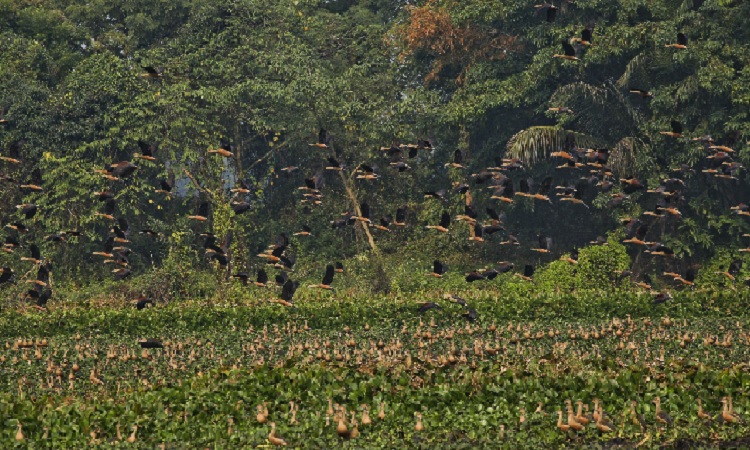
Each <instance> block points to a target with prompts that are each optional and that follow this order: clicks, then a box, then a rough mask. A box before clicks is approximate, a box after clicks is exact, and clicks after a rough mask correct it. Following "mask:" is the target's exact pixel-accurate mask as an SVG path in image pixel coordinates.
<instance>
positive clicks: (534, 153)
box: [506, 126, 600, 167]
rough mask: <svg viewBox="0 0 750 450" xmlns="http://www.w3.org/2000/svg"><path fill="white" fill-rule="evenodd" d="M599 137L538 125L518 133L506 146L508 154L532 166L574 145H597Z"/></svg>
mask: <svg viewBox="0 0 750 450" xmlns="http://www.w3.org/2000/svg"><path fill="white" fill-rule="evenodd" d="M599 143H600V141H599V139H597V138H595V137H593V136H589V135H587V134H584V133H577V132H575V131H570V130H565V129H562V128H560V127H555V126H538V127H531V128H527V129H525V130H521V131H519V132H518V133H516V134H515V135H514V136H513V137H512V138H510V140H509V141H508V144H507V146H506V149H507V156H508V157H511V158H518V159H520V160H522V161H523V162H524V163H526V165H527V166H529V167H531V166H533V165H534V164H536V163H537V162H538V161H540V160H543V159H546V158H547V157H549V154H550V153H552V152H555V151H561V150H569V149H571V148H574V147H596V146H597V145H599Z"/></svg>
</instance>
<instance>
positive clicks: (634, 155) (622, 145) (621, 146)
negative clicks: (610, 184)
mask: <svg viewBox="0 0 750 450" xmlns="http://www.w3.org/2000/svg"><path fill="white" fill-rule="evenodd" d="M648 148H649V146H648V144H646V143H645V142H644V141H643V140H642V139H640V138H636V137H626V138H623V139H620V141H619V142H617V144H615V146H614V147H613V148H612V150H611V151H610V152H609V166H610V167H611V168H612V170H613V171H614V172H615V173H617V174H620V175H627V176H629V175H632V174H634V173H635V171H636V170H637V169H638V168H637V167H636V161H638V160H639V158H638V156H639V155H643V154H647V153H648Z"/></svg>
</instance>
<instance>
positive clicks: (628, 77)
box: [617, 52, 650, 89]
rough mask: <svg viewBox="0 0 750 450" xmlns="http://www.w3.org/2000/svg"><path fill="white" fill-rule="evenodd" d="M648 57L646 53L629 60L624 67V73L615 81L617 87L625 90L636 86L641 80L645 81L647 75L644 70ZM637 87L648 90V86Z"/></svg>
mask: <svg viewBox="0 0 750 450" xmlns="http://www.w3.org/2000/svg"><path fill="white" fill-rule="evenodd" d="M648 56H649V54H648V53H646V52H642V53H639V54H637V55H635V57H634V58H633V59H631V60H630V61H629V62H628V64H627V65H626V66H625V72H623V74H622V75H621V76H620V78H619V79H618V80H617V86H619V87H621V88H627V87H631V86H633V85H634V84H638V83H637V82H639V81H641V80H642V79H647V78H648V75H647V74H646V68H647V67H648V65H649V62H650V61H649V58H648ZM637 87H640V88H641V89H647V88H648V86H643V87H641V86H640V85H638V86H637Z"/></svg>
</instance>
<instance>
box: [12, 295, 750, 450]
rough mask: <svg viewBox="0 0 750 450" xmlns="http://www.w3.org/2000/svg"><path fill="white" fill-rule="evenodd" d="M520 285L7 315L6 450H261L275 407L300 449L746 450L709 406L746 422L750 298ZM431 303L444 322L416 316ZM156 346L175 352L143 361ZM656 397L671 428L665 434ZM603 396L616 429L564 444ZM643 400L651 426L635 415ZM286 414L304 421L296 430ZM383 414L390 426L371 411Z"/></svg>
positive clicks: (592, 431)
mask: <svg viewBox="0 0 750 450" xmlns="http://www.w3.org/2000/svg"><path fill="white" fill-rule="evenodd" d="M509 285H511V284H509ZM511 286H512V285H511ZM505 291H506V292H505V293H503V294H502V295H501V294H500V292H495V291H493V290H492V289H488V290H485V291H466V292H463V293H460V292H459V294H461V295H462V297H463V298H465V299H466V300H467V301H468V302H469V303H470V304H471V305H473V306H474V307H475V308H476V310H477V312H478V320H477V321H476V322H470V321H467V320H466V319H465V318H464V317H462V315H461V314H462V313H463V312H464V308H463V307H461V306H459V305H456V304H453V303H450V302H448V301H447V300H443V299H442V297H441V295H440V293H437V292H434V291H427V292H424V293H423V294H421V295H409V296H402V295H391V296H363V295H359V296H353V297H346V296H341V295H336V296H332V297H325V298H323V297H319V296H313V295H310V294H308V295H307V296H304V295H303V296H302V297H301V298H300V299H298V301H297V306H296V307H295V308H294V309H281V308H279V307H278V306H275V305H270V304H267V303H265V302H264V301H262V300H263V298H264V297H260V296H259V297H258V298H257V299H256V301H255V302H254V303H249V302H246V301H241V302H240V301H238V302H234V303H232V302H228V303H219V302H218V301H217V302H216V303H214V304H209V303H207V302H186V303H181V304H179V305H177V304H172V305H166V306H161V305H159V306H157V307H155V308H150V309H147V310H144V311H136V310H134V309H132V306H129V307H120V306H117V305H111V306H108V307H104V308H91V307H87V306H78V307H68V308H59V309H56V310H53V311H50V312H47V313H40V312H35V311H17V310H6V311H3V312H2V315H1V316H0V339H2V341H4V345H3V347H2V349H0V361H2V365H1V366H0V367H2V370H0V380H1V382H2V384H3V385H4V386H6V387H7V389H5V390H4V392H3V393H2V394H0V417H3V418H4V422H3V427H2V430H1V434H0V440H2V442H4V443H6V444H7V445H11V444H13V443H15V445H16V446H17V447H18V448H26V447H32V448H71V447H82V446H98V447H102V448H108V447H112V446H129V447H131V448H155V447H158V446H163V447H165V448H184V447H185V446H187V447H189V448H204V447H205V448H217V449H218V448H255V447H257V446H261V447H262V446H266V445H270V444H269V443H268V441H267V437H268V433H269V431H270V428H269V426H268V424H267V423H266V424H261V423H259V422H258V421H257V420H256V413H257V411H256V407H257V405H259V404H262V403H266V404H267V408H268V410H269V413H270V414H269V419H270V421H274V422H275V423H276V424H277V429H278V434H279V435H281V436H283V437H284V438H285V439H286V441H287V442H288V443H289V445H290V446H291V447H293V448H333V447H339V446H341V447H345V448H399V447H403V448H407V447H411V448H498V447H504V448H538V447H539V446H541V445H546V446H550V445H551V446H553V447H572V446H578V445H584V444H585V445H591V446H597V445H599V446H602V447H611V446H624V447H632V446H634V445H637V444H641V445H642V446H643V447H646V448H649V447H654V448H656V447H662V446H667V447H670V446H671V447H680V446H684V445H686V444H687V443H692V444H694V445H698V446H701V447H712V446H721V445H724V446H727V445H728V446H730V447H731V446H734V447H742V446H744V445H746V444H745V443H744V442H745V441H744V440H743V439H744V438H745V436H747V435H748V433H749V432H750V430H749V429H748V426H747V425H746V424H719V423H717V422H716V421H712V422H704V421H703V420H700V419H699V418H698V416H697V404H696V399H697V398H701V399H702V400H703V404H704V408H705V409H706V411H707V412H709V413H711V414H712V415H714V416H715V415H717V414H718V413H719V411H720V404H719V400H720V399H721V397H723V396H732V397H733V399H734V411H735V412H736V413H737V414H738V415H739V416H740V417H744V416H745V414H746V411H747V409H748V408H749V407H750V402H749V401H748V399H747V396H746V392H747V389H748V386H750V374H749V373H748V371H747V361H748V349H747V343H748V339H749V338H750V335H749V334H748V332H747V329H748V328H749V327H750V323H749V321H748V316H747V315H746V314H745V313H744V312H742V311H743V308H742V305H744V304H746V303H747V301H748V298H747V297H748V295H747V293H745V292H743V291H740V292H735V291H732V290H724V291H718V290H714V291H700V290H698V291H695V292H684V293H681V294H678V295H677V296H676V298H675V299H674V300H671V301H670V302H671V303H668V304H666V305H656V306H654V305H652V304H651V301H652V297H651V296H650V295H647V294H635V293H629V292H624V291H623V292H617V291H613V292H608V293H607V292H585V293H578V294H575V295H574V294H569V295H566V294H549V295H540V294H532V295H529V294H530V293H529V292H526V293H524V292H523V290H522V286H521V287H519V288H518V289H517V292H515V293H514V292H513V290H512V289H506V290H505ZM507 291H510V293H508V292H507ZM527 295H528V296H527ZM428 300H434V301H436V302H438V303H440V304H441V305H442V308H441V309H434V310H431V311H429V312H427V313H425V314H423V315H420V314H418V313H417V312H416V310H417V306H418V302H421V301H428ZM729 311H735V313H734V314H732V313H730V312H729ZM529 318H532V319H529ZM145 337H156V338H159V339H162V340H163V342H164V344H165V348H164V349H153V350H148V351H144V350H142V349H141V348H140V347H139V345H138V343H137V340H138V339H139V338H145ZM2 341H0V342H2ZM24 347H28V348H24ZM657 396H658V397H660V398H661V400H662V407H663V408H664V409H665V410H666V411H667V412H668V413H669V414H670V415H672V417H674V418H675V422H674V424H673V425H671V426H657V423H656V420H655V417H654V405H653V403H652V400H653V399H654V398H655V397H657ZM594 398H598V399H600V400H601V401H602V404H603V406H604V409H605V410H606V411H607V412H608V413H609V416H610V418H611V420H612V422H613V423H614V424H615V425H616V430H615V431H614V432H612V433H608V434H602V433H600V432H599V431H598V430H597V429H596V428H595V427H593V426H592V425H590V426H589V427H587V429H586V430H584V431H581V432H575V433H574V432H567V433H565V432H562V431H560V430H558V428H557V427H556V418H557V416H556V413H555V412H556V411H557V410H558V409H563V410H564V402H565V400H566V399H571V400H573V401H574V402H575V401H577V400H581V401H583V402H585V403H586V404H591V403H592V401H593V399H594ZM329 399H330V400H331V401H332V402H333V403H335V404H338V405H341V406H343V407H345V408H346V409H347V411H348V412H349V414H351V413H352V412H355V413H356V416H357V417H358V419H360V420H361V414H362V412H363V411H364V407H363V406H362V405H367V406H368V407H369V411H370V416H371V417H373V423H372V424H369V425H363V424H360V425H359V427H358V430H359V432H360V435H359V436H358V437H357V438H356V439H352V440H342V439H341V438H340V437H339V436H338V435H337V433H336V431H335V426H336V423H335V422H334V421H333V419H332V418H331V417H328V418H326V416H327V408H328V402H329ZM631 400H635V401H636V402H637V411H638V413H640V414H643V415H644V417H645V419H646V422H647V427H646V428H645V429H642V428H641V427H640V426H639V425H637V424H636V423H635V422H634V421H633V417H632V416H631V415H630V409H629V408H630V402H631ZM290 401H294V402H295V403H296V404H297V405H298V407H299V412H298V413H297V414H296V415H295V417H294V419H295V420H296V421H295V423H290V420H291V418H292V417H291V414H290V408H289V402H290ZM380 403H383V404H385V412H386V416H385V419H383V420H380V419H378V418H376V417H375V416H376V413H377V411H378V405H379V404H380ZM540 403H541V410H540V411H539V412H536V411H537V406H538V405H539V404H540ZM417 412H420V413H421V414H422V415H423V424H424V430H422V431H419V432H417V431H415V429H414V426H415V413H417ZM522 416H523V417H524V419H525V420H524V421H523V422H521V417H522ZM18 422H20V423H21V424H22V432H23V434H24V439H23V440H22V441H17V440H16V433H17V431H18V427H17V423H18ZM135 425H137V427H138V430H137V432H136V433H135V434H134V435H133V434H132V433H133V426H135ZM349 428H351V424H349ZM118 429H119V436H120V437H119V438H118ZM129 437H133V438H134V442H132V443H130V442H128V438H129Z"/></svg>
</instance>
